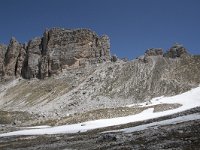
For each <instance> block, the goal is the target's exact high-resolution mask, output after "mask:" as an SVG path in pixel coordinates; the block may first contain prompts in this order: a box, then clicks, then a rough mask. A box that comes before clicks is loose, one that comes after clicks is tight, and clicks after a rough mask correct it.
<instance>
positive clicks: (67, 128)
mask: <svg viewBox="0 0 200 150" xmlns="http://www.w3.org/2000/svg"><path fill="white" fill-rule="evenodd" d="M173 103H178V104H181V105H182V106H181V107H179V108H176V109H172V110H166V111H163V112H153V110H154V108H148V109H146V110H144V111H143V112H141V113H139V114H135V115H130V116H126V117H118V118H111V119H100V120H93V121H87V122H83V123H78V124H71V125H62V126H56V127H47V128H46V127H44V128H40V129H33V128H34V127H32V129H26V130H20V131H14V132H9V133H3V134H0V137H6V136H19V135H44V134H63V133H64V134H67V133H78V132H86V131H88V130H92V129H97V128H104V127H108V126H115V125H120V124H126V123H130V122H137V121H143V120H147V119H152V118H158V117H162V116H166V115H171V114H174V113H177V112H181V111H185V110H188V109H191V108H195V107H198V106H200V87H197V88H194V89H192V90H190V91H188V92H185V93H182V94H180V95H176V96H172V97H159V98H154V99H152V100H151V104H149V105H146V104H145V103H141V104H140V105H141V107H144V104H145V106H153V105H157V104H173ZM132 106H134V105H132ZM129 107H131V106H129ZM189 118H193V119H199V117H194V116H189ZM193 119H191V120H193ZM185 120H186V121H187V120H188V118H187V119H185ZM174 121H175V122H176V119H175V120H171V121H168V122H164V123H166V124H169V123H174ZM182 121H183V120H182ZM164 123H163V122H162V123H161V124H162V125H163V124H164ZM155 124H156V123H155ZM155 124H153V125H155Z"/></svg>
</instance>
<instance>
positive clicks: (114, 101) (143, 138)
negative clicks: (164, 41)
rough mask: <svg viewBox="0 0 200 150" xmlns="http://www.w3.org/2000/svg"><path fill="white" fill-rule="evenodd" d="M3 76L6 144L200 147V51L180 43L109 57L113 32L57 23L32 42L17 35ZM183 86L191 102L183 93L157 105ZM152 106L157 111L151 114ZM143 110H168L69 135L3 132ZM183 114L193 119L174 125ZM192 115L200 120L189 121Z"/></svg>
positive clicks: (0, 133) (3, 54)
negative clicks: (126, 130) (129, 55)
mask: <svg viewBox="0 0 200 150" xmlns="http://www.w3.org/2000/svg"><path fill="white" fill-rule="evenodd" d="M0 79H1V81H0V149H20V150H21V149H22V148H26V149H56V148H59V149H64V148H67V149H68V148H69V149H98V148H99V149H117V148H118V149H148V148H149V149H162V148H180V147H181V148H183V147H184V146H187V148H190V147H192V148H194V149H195V148H198V147H199V136H198V135H199V134H200V131H199V130H194V131H193V130H191V129H192V128H193V127H194V128H196V127H197V126H199V122H198V121H199V119H198V117H199V115H198V114H199V112H200V109H199V108H200V105H199V102H198V100H199V99H198V98H199V97H198V93H197V92H198V90H196V91H197V92H196V93H197V96H196V95H195V92H194V91H189V90H191V89H195V88H198V86H199V85H200V56H199V55H192V54H190V53H189V50H187V49H186V48H185V47H184V46H183V45H181V44H178V43H175V44H174V45H172V46H171V47H170V48H169V49H168V50H166V51H165V50H163V49H162V48H150V49H147V50H146V51H145V52H144V54H143V55H141V56H138V57H137V58H135V59H133V60H127V59H121V58H119V57H117V56H116V55H113V56H112V55H111V52H110V39H109V37H108V36H107V35H103V36H98V35H97V34H96V33H95V32H93V31H91V30H89V29H75V30H70V29H62V28H52V29H48V30H46V31H45V32H44V33H43V36H42V37H37V38H34V39H32V40H30V41H29V42H28V44H22V43H20V42H18V41H17V40H16V39H15V38H11V40H10V43H9V44H8V45H0ZM187 91H189V92H187ZM185 92H187V93H186V95H187V94H188V95H190V94H194V95H193V97H192V98H191V99H190V97H189V99H187V103H186V102H181V103H178V102H179V101H180V99H178V100H179V101H174V102H170V103H168V102H166V101H165V102H161V103H158V102H159V100H162V98H163V97H172V99H173V96H177V95H178V96H180V95H181V94H183V93H185ZM183 95H184V94H183ZM181 98H183V99H184V97H181ZM153 100H154V101H153ZM155 100H156V102H155ZM188 100H191V104H192V107H189V106H187V105H189V104H190V103H188ZM194 100H195V101H194ZM153 102H154V104H152V103H153ZM195 104H196V105H195ZM183 105H184V106H183ZM193 105H194V106H193ZM195 107H196V108H195ZM182 108H184V109H182ZM186 108H188V109H186ZM147 110H153V111H152V112H149V113H148V111H147ZM145 111H147V114H146V115H147V116H148V114H152V115H154V114H155V113H158V114H159V113H165V115H164V116H163V117H161V118H160V117H157V118H156V119H155V118H151V116H150V117H149V119H147V120H140V121H139V122H138V121H133V120H132V121H130V123H129V124H127V123H126V124H124V125H120V124H119V123H118V125H117V126H112V127H109V126H104V127H105V128H102V129H96V130H92V131H90V132H86V133H84V134H82V133H80V132H81V130H80V131H79V132H78V133H76V134H70V135H69V136H68V134H67V133H66V134H67V135H62V134H61V135H48V136H46V135H43V136H38V135H34V136H31V135H27V136H26V137H23V134H22V135H20V136H19V137H17V138H15V137H14V138H12V137H4V135H5V134H6V133H7V132H11V131H16V130H21V129H22V127H24V128H26V127H31V128H32V126H36V127H33V128H37V126H38V125H39V126H40V125H48V126H59V125H66V124H72V125H73V124H75V126H76V127H77V126H78V127H79V125H80V127H81V128H84V127H85V130H83V131H87V130H86V129H87V123H88V122H86V121H91V120H99V119H105V120H104V121H106V119H109V118H116V117H126V116H129V115H136V116H137V115H142V114H144V113H145ZM173 111H174V112H176V113H172V112H173ZM169 112H170V113H169ZM168 113H169V114H168ZM180 116H183V118H184V116H185V118H187V119H188V117H189V119H188V120H190V121H188V122H187V121H186V120H181V123H179V124H172V125H171V124H170V123H169V121H172V122H173V119H180ZM190 116H195V117H197V119H196V120H195V119H194V118H193V119H192V121H191V118H190ZM141 118H142V117H141ZM116 122H117V121H116ZM156 122H159V123H160V124H164V126H153V127H151V128H148V129H144V130H143V129H142V130H138V131H137V132H134V133H129V134H126V133H121V132H116V133H115V132H112V130H116V129H119V130H121V129H123V128H127V127H135V128H139V129H141V128H143V127H144V126H145V125H146V124H147V125H148V126H151V125H155V124H156ZM166 122H168V124H167V125H166V124H165V123H166ZM182 122H183V123H182ZM89 123H91V122H89ZM94 123H95V122H94ZM112 123H113V122H112ZM122 124H123V123H122ZM44 128H46V127H44ZM66 129H67V128H66ZM41 130H42V129H41ZM44 130H45V129H44ZM74 130H75V129H74ZM76 130H78V129H76ZM59 131H60V130H59ZM70 131H71V130H70ZM105 131H109V132H110V133H106V132H105ZM186 131H187V132H186ZM4 133H5V134H4ZM56 133H57V132H56ZM70 133H71V132H70ZM8 134H9V133H8ZM11 134H12V133H11ZM13 134H14V133H13ZM173 134H174V135H175V136H176V137H175V138H174V137H173ZM138 135H140V136H138ZM149 135H152V136H151V137H149ZM193 135H194V136H193ZM159 138H161V139H163V140H165V141H163V143H164V144H162V142H158V139H159ZM187 138H189V141H188V139H187ZM66 141H67V143H66ZM31 143H33V144H31ZM49 143H54V144H49ZM34 144H36V145H38V146H36V147H35V146H34ZM83 145H84V146H83ZM145 145H148V147H145ZM96 146H97V147H96ZM187 148H186V149H187Z"/></svg>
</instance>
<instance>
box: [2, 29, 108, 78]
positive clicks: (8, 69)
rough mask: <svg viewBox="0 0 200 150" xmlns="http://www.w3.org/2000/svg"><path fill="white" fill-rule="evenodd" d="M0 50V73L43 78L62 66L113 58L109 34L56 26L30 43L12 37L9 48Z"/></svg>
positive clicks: (11, 75)
mask: <svg viewBox="0 0 200 150" xmlns="http://www.w3.org/2000/svg"><path fill="white" fill-rule="evenodd" d="M4 51H6V53H5V54H4V53H3V52H4ZM0 52H1V54H0V65H1V66H2V67H1V69H0V74H1V77H3V76H4V74H5V75H6V77H8V78H9V77H14V76H22V77H23V78H26V79H30V78H39V79H43V78H45V77H48V76H51V75H53V74H57V73H59V72H61V71H62V69H68V68H72V69H73V68H79V67H85V66H86V65H87V64H94V63H97V62H99V61H108V60H110V41H109V37H108V36H106V35H104V36H102V37H99V36H98V35H97V34H96V33H95V32H93V31H91V30H88V29H77V30H66V29H61V28H53V29H50V30H47V31H45V32H44V34H43V37H42V38H35V39H33V40H30V41H29V43H28V45H27V46H24V45H22V44H20V43H19V42H18V41H17V40H16V39H15V38H12V39H11V41H10V44H9V46H8V48H6V47H5V46H2V45H1V46H0ZM4 67H5V69H4Z"/></svg>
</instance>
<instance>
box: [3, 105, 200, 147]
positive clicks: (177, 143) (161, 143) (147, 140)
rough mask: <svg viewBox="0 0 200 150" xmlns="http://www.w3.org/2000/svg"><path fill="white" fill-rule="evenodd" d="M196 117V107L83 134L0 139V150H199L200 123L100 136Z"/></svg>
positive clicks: (197, 110)
mask: <svg viewBox="0 0 200 150" xmlns="http://www.w3.org/2000/svg"><path fill="white" fill-rule="evenodd" d="M194 113H200V107H197V108H194V109H191V110H188V111H185V112H181V113H177V114H174V115H170V116H165V117H161V118H157V119H151V120H146V121H141V122H135V123H129V124H125V125H119V126H114V127H108V128H103V129H96V130H92V131H89V132H85V133H77V134H60V135H43V136H18V137H5V138H0V149H2V150H4V149H6V150H7V149H17V150H27V149H28V150H29V149H30V150H35V149H38V150H54V149H58V150H60V149H66V150H67V149H85V150H91V149H120V150H121V149H149V150H155V149H185V150H190V149H191V150H198V149H199V148H200V136H199V135H200V120H195V121H188V122H183V123H179V124H174V125H164V126H159V127H157V128H148V129H145V130H142V131H137V132H132V133H123V132H115V133H112V132H111V133H109V132H108V133H102V132H104V131H110V130H116V129H123V128H127V127H134V126H138V125H143V124H148V123H151V122H155V121H161V120H166V119H170V118H175V117H178V116H184V115H188V114H194Z"/></svg>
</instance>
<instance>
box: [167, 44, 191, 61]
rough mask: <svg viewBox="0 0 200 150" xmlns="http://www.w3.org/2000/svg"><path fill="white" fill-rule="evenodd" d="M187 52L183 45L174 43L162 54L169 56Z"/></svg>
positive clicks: (183, 54)
mask: <svg viewBox="0 0 200 150" xmlns="http://www.w3.org/2000/svg"><path fill="white" fill-rule="evenodd" d="M188 55H189V53H188V52H187V49H186V48H184V47H183V45H181V44H178V43H175V44H174V45H173V46H172V47H171V48H170V49H169V51H167V52H166V53H165V54H164V56H165V57H169V58H176V57H183V56H188Z"/></svg>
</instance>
